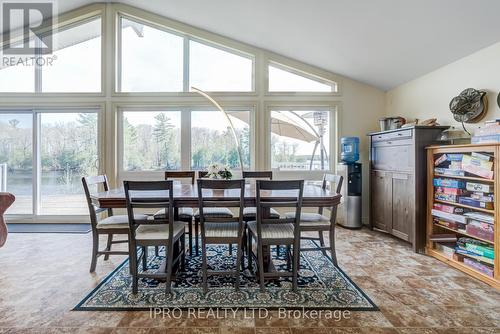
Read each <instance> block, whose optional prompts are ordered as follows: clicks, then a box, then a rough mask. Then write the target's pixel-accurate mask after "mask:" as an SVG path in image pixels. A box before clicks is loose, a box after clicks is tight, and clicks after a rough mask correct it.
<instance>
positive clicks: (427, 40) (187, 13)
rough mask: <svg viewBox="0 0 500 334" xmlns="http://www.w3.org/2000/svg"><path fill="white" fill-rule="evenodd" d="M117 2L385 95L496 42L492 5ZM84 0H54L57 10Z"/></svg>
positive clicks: (359, 0) (389, 0)
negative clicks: (356, 83)
mask: <svg viewBox="0 0 500 334" xmlns="http://www.w3.org/2000/svg"><path fill="white" fill-rule="evenodd" d="M120 2H123V3H126V4H129V5H132V6H136V7H139V8H142V9H145V10H148V11H151V12H154V13H157V14H160V15H163V16H166V17H168V18H171V19H175V20H178V21H181V22H184V23H187V24H190V25H193V26H196V27H199V28H203V29H206V30H209V31H212V32H215V33H218V34H221V35H224V36H227V37H230V38H233V39H236V40H239V41H242V42H245V43H248V44H251V45H254V46H257V47H261V48H264V49H268V50H270V51H273V52H276V53H279V54H282V55H284V56H287V57H290V58H294V59H297V60H300V61H303V62H306V63H309V64H311V65H314V66H317V67H320V68H323V69H326V70H329V71H332V72H335V73H338V74H341V75H344V76H347V77H350V78H353V79H355V80H359V81H361V82H365V83H368V84H370V85H373V86H376V87H378V88H381V89H384V90H387V89H390V88H393V87H395V86H397V85H400V84H402V83H404V82H407V81H409V80H411V79H414V78H416V77H418V76H420V75H423V74H425V73H428V72H430V71H432V70H434V69H437V68H439V67H441V66H443V65H446V64H448V63H451V62H453V61H455V60H457V59H460V58H462V57H464V56H467V55H469V54H472V53H474V52H475V51H477V50H480V49H482V48H484V47H487V46H489V45H492V44H494V43H496V42H499V41H500V18H499V15H500V1H499V0H476V1H471V0H307V1H306V0H209V1H207V0H147V1H145V0H123V1H120ZM89 3H92V1H85V0H59V1H58V10H59V11H60V12H66V11H68V10H70V9H74V8H77V7H80V6H82V5H86V4H89ZM492 75H498V74H493V73H492Z"/></svg>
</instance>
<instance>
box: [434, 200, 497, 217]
mask: <svg viewBox="0 0 500 334" xmlns="http://www.w3.org/2000/svg"><path fill="white" fill-rule="evenodd" d="M434 202H435V203H442V204H447V205H453V206H458V207H460V208H465V209H471V210H474V211H480V212H484V213H489V214H492V215H494V214H495V210H490V209H484V208H476V207H475V206H470V205H465V204H460V203H456V202H448V201H441V200H439V199H435V200H434Z"/></svg>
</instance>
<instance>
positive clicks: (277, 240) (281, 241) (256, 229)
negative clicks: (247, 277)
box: [247, 180, 304, 291]
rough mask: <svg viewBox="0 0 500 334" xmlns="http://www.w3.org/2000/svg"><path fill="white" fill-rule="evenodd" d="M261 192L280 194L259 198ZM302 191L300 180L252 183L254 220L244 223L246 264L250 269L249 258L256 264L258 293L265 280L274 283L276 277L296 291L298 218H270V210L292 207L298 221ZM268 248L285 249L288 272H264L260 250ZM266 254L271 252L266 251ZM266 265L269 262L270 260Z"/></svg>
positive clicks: (298, 253) (258, 181)
mask: <svg viewBox="0 0 500 334" xmlns="http://www.w3.org/2000/svg"><path fill="white" fill-rule="evenodd" d="M263 191H268V192H269V191H272V192H274V191H275V192H277V193H280V192H283V195H282V196H280V197H278V198H276V197H275V196H273V197H269V196H268V197H266V196H265V194H264V196H263V195H262V192H263ZM303 191H304V181H303V180H291V181H264V180H257V181H256V205H257V220H256V221H251V222H249V223H247V227H248V246H247V249H248V262H249V268H252V265H251V263H252V257H256V259H257V263H258V273H259V284H260V289H261V291H264V282H265V280H266V279H276V278H279V277H292V288H293V291H297V287H298V283H297V280H298V271H299V256H300V226H299V219H298V218H270V217H269V210H270V208H271V207H283V208H285V207H288V208H289V207H293V208H295V213H296V215H295V217H300V211H301V208H302V197H303ZM252 241H255V242H256V243H257V244H256V249H257V254H253V249H252ZM272 245H286V246H287V257H288V263H289V266H290V260H291V262H292V265H291V270H292V271H291V272H277V271H276V272H266V271H265V267H264V264H265V263H264V247H267V248H270V247H271V246H272ZM267 253H268V254H270V253H271V252H270V251H268V252H267ZM268 261H272V260H271V258H269V259H268Z"/></svg>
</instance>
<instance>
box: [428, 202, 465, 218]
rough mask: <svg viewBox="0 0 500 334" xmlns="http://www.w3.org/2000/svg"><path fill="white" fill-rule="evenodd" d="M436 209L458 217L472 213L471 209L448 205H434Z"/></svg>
mask: <svg viewBox="0 0 500 334" xmlns="http://www.w3.org/2000/svg"><path fill="white" fill-rule="evenodd" d="M433 207H434V209H436V210H439V211H443V212H446V213H455V214H457V215H460V214H464V213H466V212H470V211H471V209H467V208H461V207H458V206H453V205H448V204H442V203H434V204H433Z"/></svg>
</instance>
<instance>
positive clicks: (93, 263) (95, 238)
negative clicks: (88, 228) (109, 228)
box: [90, 232, 99, 273]
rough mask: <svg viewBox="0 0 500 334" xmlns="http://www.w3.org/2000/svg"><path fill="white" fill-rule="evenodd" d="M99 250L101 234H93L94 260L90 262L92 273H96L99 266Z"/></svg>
mask: <svg viewBox="0 0 500 334" xmlns="http://www.w3.org/2000/svg"><path fill="white" fill-rule="evenodd" d="M98 250H99V234H97V233H96V232H95V233H92V260H91V262H90V272H91V273H93V272H94V271H95V267H96V264H97V251H98Z"/></svg>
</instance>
